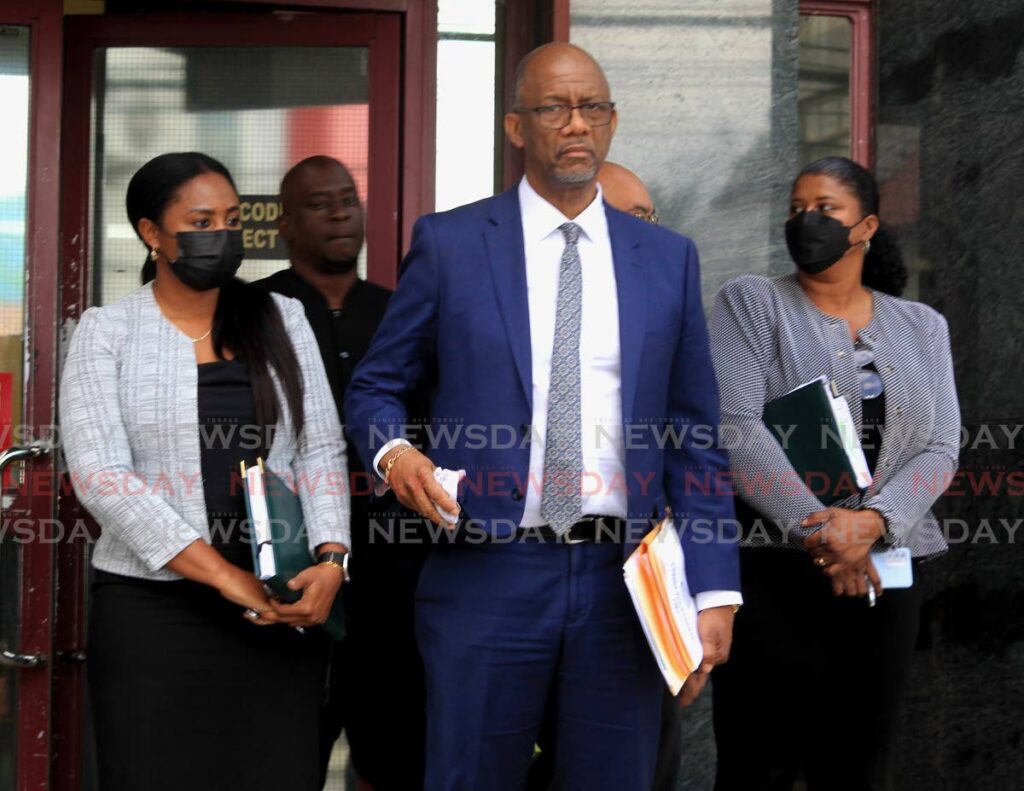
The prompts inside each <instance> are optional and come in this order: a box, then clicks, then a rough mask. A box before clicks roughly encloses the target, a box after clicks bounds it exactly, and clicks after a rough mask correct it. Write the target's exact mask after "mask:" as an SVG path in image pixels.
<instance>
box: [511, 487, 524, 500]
mask: <svg viewBox="0 0 1024 791" xmlns="http://www.w3.org/2000/svg"><path fill="white" fill-rule="evenodd" d="M512 499H513V500H515V501H516V502H517V503H518V502H519V501H520V500H522V499H523V493H522V492H521V491H519V490H518V489H513V490H512Z"/></svg>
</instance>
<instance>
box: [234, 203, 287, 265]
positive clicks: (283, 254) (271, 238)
mask: <svg viewBox="0 0 1024 791" xmlns="http://www.w3.org/2000/svg"><path fill="white" fill-rule="evenodd" d="M239 197H240V198H241V200H242V203H241V210H242V211H241V220H242V242H243V243H244V244H245V257H246V258H247V259H248V260H250V261H253V260H259V261H268V260H271V261H287V260H288V247H287V245H286V244H285V243H284V240H283V239H282V238H281V235H280V233H278V230H277V221H278V220H279V219H280V217H281V201H280V200H279V199H278V197H277V195H241V196H239Z"/></svg>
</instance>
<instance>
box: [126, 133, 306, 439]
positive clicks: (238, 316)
mask: <svg viewBox="0 0 1024 791" xmlns="http://www.w3.org/2000/svg"><path fill="white" fill-rule="evenodd" d="M204 173H217V174H219V175H221V176H223V177H224V178H226V179H227V180H228V182H229V183H230V184H231V186H232V187H234V186H235V181H234V179H233V178H231V174H230V173H229V172H228V169H227V168H226V167H224V166H223V165H222V164H221V163H220V162H218V161H217V160H216V159H214V158H213V157H208V156H207V155H206V154H200V153H197V152H194V151H191V152H187V153H174V154H161V155H160V156H158V157H155V158H153V159H151V160H149V162H147V163H146V164H145V165H143V166H142V167H141V168H139V170H138V171H137V172H136V173H135V175H134V176H132V180H131V182H129V184H128V194H127V196H126V198H125V204H126V207H127V209H128V219H129V220H130V221H131V224H132V227H133V228H134V229H135V233H136V234H139V223H140V222H141V221H142V219H143V218H146V219H148V220H150V221H151V222H153V223H156V224H157V225H161V223H162V220H163V215H164V211H165V210H166V209H167V206H168V205H169V204H170V203H171V202H172V201H173V200H174V198H175V196H176V195H177V194H178V192H179V191H180V190H181V188H182V187H183V186H184V185H185V184H187V183H188V182H189V181H191V180H192V179H194V178H195V177H196V176H201V175H202V174H204ZM236 192H237V188H236ZM139 238H140V239H141V238H142V235H141V234H139ZM155 278H156V264H155V263H154V262H153V261H152V260H151V259H150V258H149V257H148V256H147V258H146V263H145V264H144V265H143V267H142V282H143V284H145V283H149V282H150V281H151V280H154V279H155ZM213 349H214V351H215V352H216V353H217V356H218V357H223V356H224V355H223V352H224V349H230V350H231V351H232V352H233V353H234V354H235V355H236V356H237V357H238V358H239V359H240V360H242V361H243V362H244V363H245V364H246V366H247V367H248V369H249V378H250V381H251V382H252V392H253V401H254V406H255V408H256V420H257V422H258V423H260V424H261V425H263V426H266V427H268V428H270V427H272V426H273V425H274V424H275V423H276V422H277V417H278V415H279V414H280V412H281V410H280V404H278V400H277V391H276V390H275V389H274V381H273V379H272V378H271V376H270V371H271V370H273V371H274V372H275V373H276V374H277V378H278V380H279V381H280V383H281V387H282V389H283V390H284V395H285V399H286V401H287V404H288V411H289V412H290V413H291V416H292V423H293V425H294V427H295V433H296V436H299V435H301V433H302V427H303V424H304V422H305V415H304V411H303V408H302V397H303V389H302V372H301V370H300V369H299V361H298V358H297V357H296V356H295V349H294V347H293V346H292V343H291V339H290V338H289V337H288V333H287V331H286V330H285V327H284V321H283V319H282V318H281V313H280V311H279V310H278V309H277V305H276V304H275V303H274V299H273V297H272V296H271V295H270V293H269V292H267V291H264V290H263V289H261V288H257V287H256V286H252V285H249V284H248V283H246V282H244V281H243V280H239V279H238V278H237V277H236V278H233V279H232V280H231V282H229V283H228V284H227V285H224V286H221V289H220V295H219V297H218V299H217V310H216V312H215V313H214V316H213Z"/></svg>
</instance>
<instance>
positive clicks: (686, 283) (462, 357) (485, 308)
mask: <svg viewBox="0 0 1024 791" xmlns="http://www.w3.org/2000/svg"><path fill="white" fill-rule="evenodd" d="M605 211H606V214H607V218H608V230H609V234H610V236H611V244H612V254H613V258H614V266H615V277H616V282H617V290H618V301H619V328H620V329H619V332H620V341H621V349H622V352H621V353H622V418H623V422H624V425H625V427H626V428H625V431H626V446H627V447H626V454H625V458H626V482H625V485H626V487H627V507H628V512H629V517H630V518H631V519H647V518H650V517H652V516H658V515H660V514H662V513H663V512H664V510H665V507H666V506H670V507H671V509H672V512H673V513H674V514H675V516H676V519H677V524H678V525H679V527H680V529H681V536H682V538H683V546H684V549H685V551H686V556H687V576H688V578H689V583H690V587H691V591H692V592H694V593H698V592H701V591H705V590H739V589H740V588H739V570H738V550H737V544H736V542H735V522H734V521H733V505H732V497H731V496H730V495H728V494H719V493H716V492H715V485H714V482H715V477H716V476H717V475H718V473H720V472H723V471H725V470H727V468H728V459H727V456H726V453H725V451H723V450H721V449H719V448H717V447H716V446H717V426H718V420H719V413H718V388H717V385H716V382H715V374H714V371H713V369H712V366H711V357H710V352H709V348H708V338H707V330H706V326H705V321H704V310H703V307H702V304H701V292H700V274H699V264H698V260H697V251H696V248H695V246H694V244H693V242H691V241H690V240H689V239H687V238H685V237H683V236H680V235H678V234H675V233H672V232H671V231H668V230H666V229H663V228H659V227H656V226H652V225H649V224H647V223H644V222H642V221H640V220H638V219H636V218H634V217H631V216H630V215H628V214H624V213H622V212H619V211H616V210H615V209H612V208H611V207H609V206H607V205H606V206H605ZM403 272H404V273H403V275H402V277H401V279H400V280H399V283H398V288H397V289H396V291H395V294H394V296H392V298H391V301H390V303H389V304H388V308H387V312H386V314H385V316H384V320H383V322H382V323H381V325H380V328H379V329H378V331H377V334H376V335H375V337H374V340H373V343H372V344H371V346H370V350H369V351H368V352H367V354H366V356H365V357H364V358H363V361H362V362H361V363H360V365H359V367H358V368H357V369H356V371H355V373H354V374H353V378H352V382H351V384H350V385H349V389H348V392H347V396H346V401H345V414H346V416H347V419H348V426H347V428H348V432H349V436H350V437H351V438H352V441H353V442H355V444H356V446H357V448H358V450H359V452H360V453H361V454H362V456H363V459H364V462H365V464H366V466H367V469H370V468H371V466H372V464H373V457H374V456H375V455H376V453H377V452H378V451H379V449H380V447H381V446H382V445H383V443H384V442H385V441H386V440H387V439H388V438H390V437H393V436H401V435H402V434H401V431H400V427H402V426H404V424H405V423H406V422H407V415H406V408H405V398H406V396H407V395H408V394H409V393H410V392H411V391H413V390H414V389H415V387H416V385H417V384H418V383H419V382H421V381H422V380H423V379H427V380H428V381H429V390H430V433H431V434H432V435H433V436H434V437H435V439H436V441H434V442H433V443H432V447H429V448H427V449H426V452H427V454H428V455H429V456H430V458H431V460H432V461H433V462H434V463H435V464H437V465H439V466H442V467H448V468H452V469H460V468H463V469H465V470H467V472H468V474H469V480H468V482H467V485H466V487H465V490H464V493H463V496H462V498H461V502H462V506H463V508H464V509H465V511H466V513H467V514H469V516H470V517H471V518H472V519H473V520H474V523H475V524H476V523H480V524H482V525H483V526H484V527H485V529H486V530H488V531H489V532H490V533H492V534H493V535H495V536H497V537H503V536H508V535H509V534H510V533H511V532H512V531H513V530H514V529H515V527H516V526H517V525H518V524H519V522H520V520H521V519H522V515H523V509H524V506H525V496H524V492H525V491H526V486H527V483H528V471H529V460H530V448H529V436H530V423H531V421H532V414H533V411H532V400H533V399H532V391H533V386H532V374H531V361H530V357H531V349H530V325H529V308H528V304H527V291H526V261H525V253H524V247H523V230H522V220H521V217H520V210H519V198H518V192H517V190H516V189H512V190H509V191H508V192H505V193H503V194H501V195H497V196H495V197H493V198H488V199H486V200H483V201H479V202H477V203H473V204H470V205H468V206H462V207H460V208H458V209H454V210H452V211H449V212H444V213H441V214H432V215H428V216H425V217H421V218H420V219H419V220H418V221H417V223H416V226H415V228H414V230H413V239H412V246H411V248H410V250H409V253H408V255H407V257H406V259H405V261H404V262H403ZM412 417H417V416H412ZM667 431H672V432H673V433H674V436H676V437H681V438H682V441H680V442H673V441H670V443H669V445H668V447H667V448H666V447H665V446H664V445H665V443H664V442H659V437H664V436H666V432H667ZM669 436H670V437H671V436H672V434H669ZM709 489H710V490H709ZM723 537H724V538H726V539H727V540H722V539H723ZM635 545H636V542H630V543H629V544H628V545H627V546H626V547H625V551H626V553H629V552H631V551H632V549H633V548H634V547H635Z"/></svg>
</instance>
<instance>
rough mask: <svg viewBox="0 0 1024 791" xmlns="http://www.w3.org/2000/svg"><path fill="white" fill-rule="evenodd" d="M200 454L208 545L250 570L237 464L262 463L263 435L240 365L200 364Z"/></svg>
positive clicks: (224, 362)
mask: <svg viewBox="0 0 1024 791" xmlns="http://www.w3.org/2000/svg"><path fill="white" fill-rule="evenodd" d="M198 403H199V451H200V460H201V464H202V472H203V491H204V494H205V497H206V513H207V517H208V519H209V525H210V541H211V544H212V545H213V546H214V547H215V548H216V549H218V550H219V551H220V552H221V553H222V554H223V555H224V556H225V558H226V559H227V560H229V561H230V562H231V563H234V564H235V565H237V566H241V567H242V568H245V569H252V551H251V548H250V546H249V543H248V526H247V524H246V520H247V516H246V511H245V499H244V495H243V491H242V483H241V480H242V479H241V472H240V462H243V461H244V462H245V464H246V466H247V467H248V466H250V465H253V464H256V460H257V459H258V458H259V457H260V456H263V457H264V459H265V458H266V455H267V452H268V447H269V443H268V442H267V431H266V429H265V428H264V427H263V426H261V425H259V424H257V422H256V406H255V402H254V399H253V393H252V386H251V383H250V381H249V371H248V369H247V368H246V366H245V364H244V363H242V362H240V361H239V360H237V359H235V360H218V361H216V362H210V363H200V364H199V398H198Z"/></svg>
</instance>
